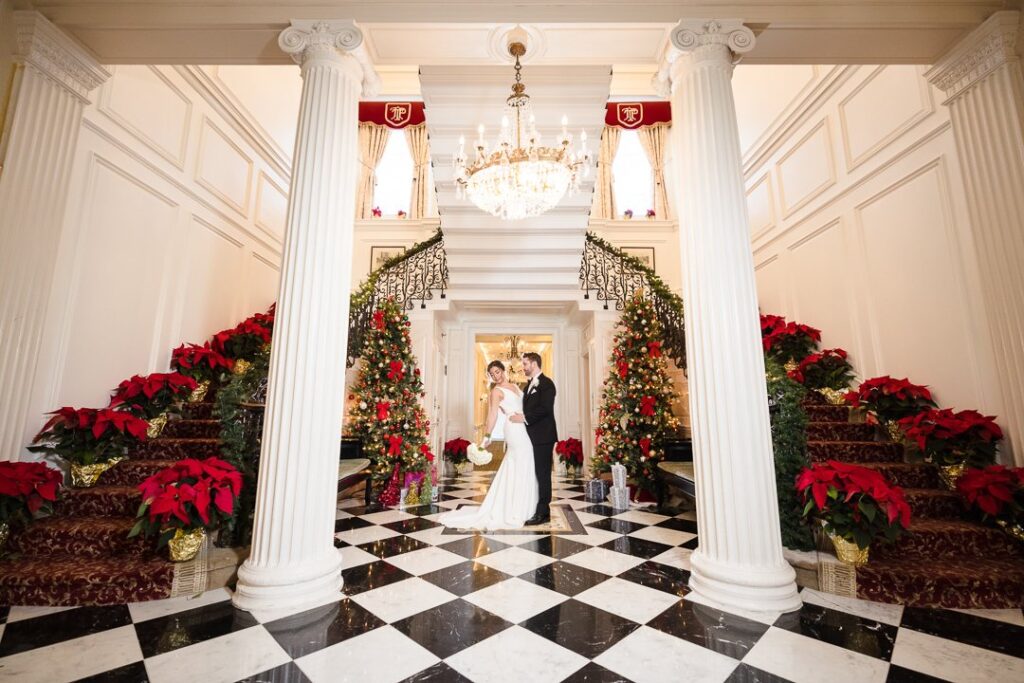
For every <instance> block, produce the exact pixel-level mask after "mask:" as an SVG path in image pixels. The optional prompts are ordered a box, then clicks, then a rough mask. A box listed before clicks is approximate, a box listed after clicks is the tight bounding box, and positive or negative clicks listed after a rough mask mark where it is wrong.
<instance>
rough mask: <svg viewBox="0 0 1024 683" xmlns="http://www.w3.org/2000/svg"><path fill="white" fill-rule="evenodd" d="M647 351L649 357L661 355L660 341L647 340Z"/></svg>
mask: <svg viewBox="0 0 1024 683" xmlns="http://www.w3.org/2000/svg"><path fill="white" fill-rule="evenodd" d="M647 353H649V354H651V358H658V357H660V356H661V342H660V341H652V342H647Z"/></svg>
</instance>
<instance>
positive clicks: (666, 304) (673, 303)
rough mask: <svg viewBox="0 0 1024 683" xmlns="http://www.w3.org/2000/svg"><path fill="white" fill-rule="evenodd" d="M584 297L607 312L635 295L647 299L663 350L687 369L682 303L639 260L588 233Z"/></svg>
mask: <svg viewBox="0 0 1024 683" xmlns="http://www.w3.org/2000/svg"><path fill="white" fill-rule="evenodd" d="M580 287H581V288H582V289H583V292H584V294H583V298H584V299H590V298H591V296H592V293H593V297H594V298H596V299H597V300H598V301H601V302H603V303H604V307H605V309H606V310H607V309H608V308H609V307H610V304H611V303H612V302H614V303H615V310H617V311H621V310H622V307H623V306H624V305H625V303H626V302H627V301H628V300H629V299H630V298H632V297H633V296H634V295H635V294H636V293H637V292H642V293H643V295H644V296H645V297H646V298H648V299H650V301H651V303H652V304H653V305H654V312H655V315H656V316H657V318H658V322H659V323H661V329H662V334H663V335H664V340H663V344H662V348H663V349H664V350H665V353H666V354H667V355H668V356H669V358H671V359H672V360H673V361H675V363H676V365H677V366H679V367H680V368H685V367H686V333H685V327H684V325H683V300H682V298H680V297H679V295H678V294H676V293H675V292H673V291H672V290H671V289H669V288H668V287H667V286H666V285H665V283H664V282H662V280H661V278H659V277H658V276H657V275H655V273H654V271H652V270H651V269H650V268H648V267H647V266H645V265H644V264H643V263H642V262H641V261H640V260H639V259H637V258H634V257H633V256H630V255H629V254H626V253H625V252H623V251H622V250H620V249H616V248H615V247H613V246H612V245H611V244H608V243H607V242H605V241H604V240H602V239H601V238H600V237H597V236H596V235H593V234H591V233H587V242H586V246H585V247H584V249H583V261H582V263H581V265H580Z"/></svg>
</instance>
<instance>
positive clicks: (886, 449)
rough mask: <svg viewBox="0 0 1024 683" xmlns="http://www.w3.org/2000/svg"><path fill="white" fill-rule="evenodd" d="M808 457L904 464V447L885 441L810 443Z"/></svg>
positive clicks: (815, 459)
mask: <svg viewBox="0 0 1024 683" xmlns="http://www.w3.org/2000/svg"><path fill="white" fill-rule="evenodd" d="M807 457H808V458H810V459H811V460H814V461H819V462H820V461H824V460H839V461H840V462H851V463H868V462H876V463H880V462H892V463H901V462H903V445H902V444H898V443H890V442H885V441H808V442H807Z"/></svg>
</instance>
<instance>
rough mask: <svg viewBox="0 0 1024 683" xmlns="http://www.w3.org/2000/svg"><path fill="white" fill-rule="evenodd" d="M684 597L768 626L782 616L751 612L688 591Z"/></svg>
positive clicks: (772, 613) (779, 613)
mask: <svg viewBox="0 0 1024 683" xmlns="http://www.w3.org/2000/svg"><path fill="white" fill-rule="evenodd" d="M686 599H687V600H689V601H690V602H695V603H697V604H698V605H706V606H708V607H714V608H715V609H717V610H721V611H723V612H728V613H729V614H735V615H736V616H738V617H743V618H744V619H750V620H751V621H756V622H758V623H761V624H767V625H769V626H771V625H772V624H774V623H775V622H776V621H777V620H778V618H779V617H781V616H782V612H752V611H750V610H745V609H739V608H737V607H731V606H729V607H727V606H725V605H720V604H718V603H717V602H715V601H714V600H708V599H707V598H705V597H703V596H702V595H700V594H699V593H689V594H688V595H687V596H686Z"/></svg>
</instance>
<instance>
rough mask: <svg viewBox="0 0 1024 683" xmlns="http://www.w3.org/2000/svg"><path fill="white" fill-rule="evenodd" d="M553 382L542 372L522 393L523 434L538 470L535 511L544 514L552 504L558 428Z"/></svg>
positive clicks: (544, 515)
mask: <svg viewBox="0 0 1024 683" xmlns="http://www.w3.org/2000/svg"><path fill="white" fill-rule="evenodd" d="M555 393H556V391H555V383H554V382H552V381H551V380H550V379H549V378H548V377H546V376H545V375H543V374H541V375H539V376H538V377H537V386H535V387H534V388H533V390H532V391H531V390H530V389H529V384H528V385H527V392H526V394H524V395H523V415H524V416H525V417H526V433H527V434H529V436H530V441H531V442H532V443H533V465H534V468H535V469H536V472H537V490H538V499H537V514H538V515H541V516H543V517H547V516H548V515H549V514H550V512H549V510H548V506H549V505H550V504H551V460H552V452H553V451H554V448H555V442H556V441H558V428H557V427H556V425H555Z"/></svg>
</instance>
